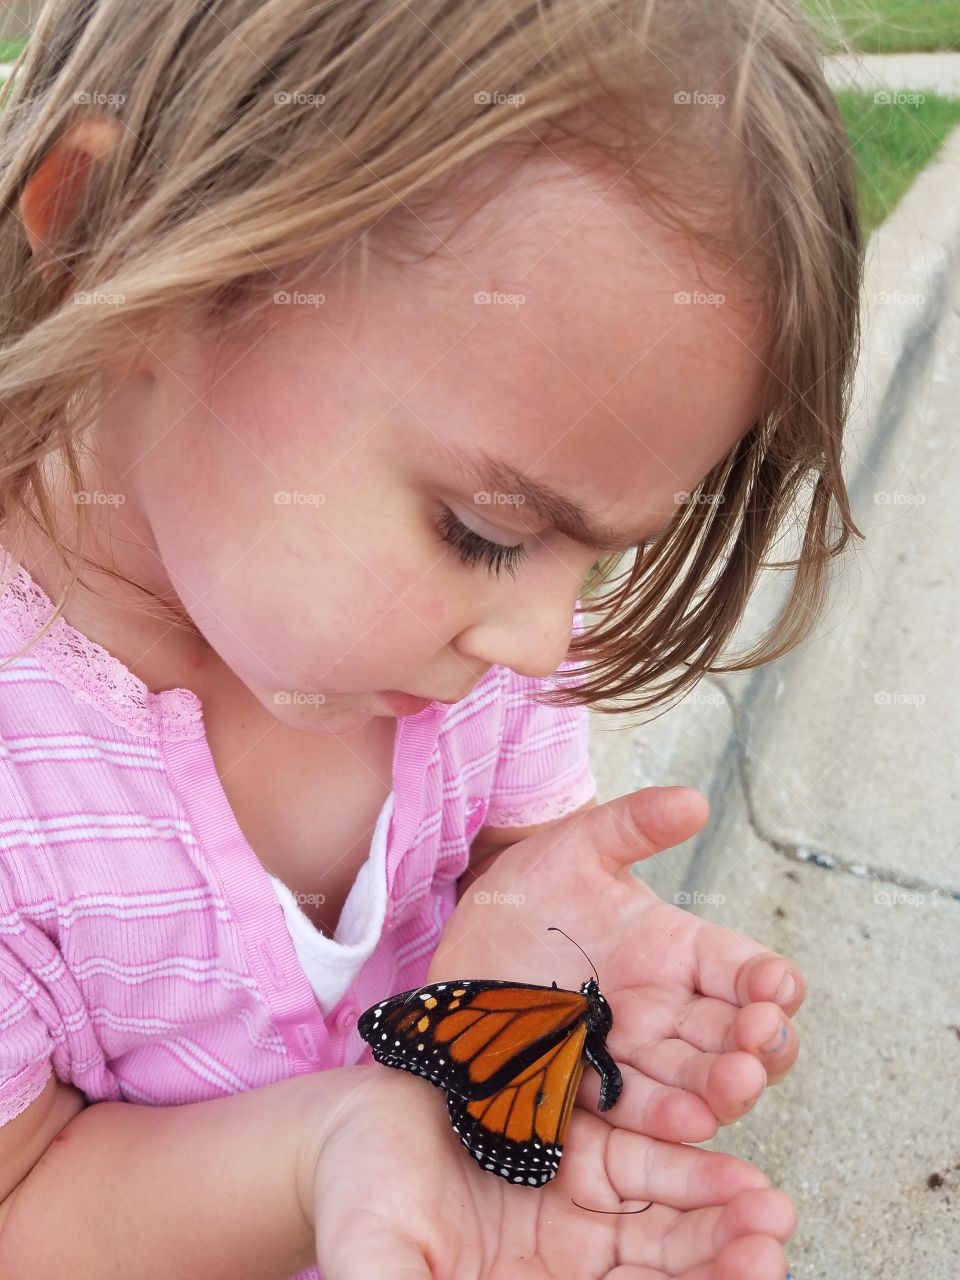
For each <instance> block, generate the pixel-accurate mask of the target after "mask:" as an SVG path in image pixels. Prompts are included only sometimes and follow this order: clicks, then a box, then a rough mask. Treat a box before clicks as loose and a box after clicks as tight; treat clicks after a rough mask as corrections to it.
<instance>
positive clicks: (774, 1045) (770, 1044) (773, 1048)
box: [760, 1022, 787, 1053]
mask: <svg viewBox="0 0 960 1280" xmlns="http://www.w3.org/2000/svg"><path fill="white" fill-rule="evenodd" d="M786 1043H787V1024H786V1023H785V1022H781V1023H780V1026H779V1028H778V1030H777V1034H776V1035H775V1036H774V1037H773V1039H772V1040H768V1041H767V1043H766V1044H762V1045H761V1046H760V1052H761V1053H779V1052H780V1050H781V1049H782V1048H783V1046H784V1045H785V1044H786Z"/></svg>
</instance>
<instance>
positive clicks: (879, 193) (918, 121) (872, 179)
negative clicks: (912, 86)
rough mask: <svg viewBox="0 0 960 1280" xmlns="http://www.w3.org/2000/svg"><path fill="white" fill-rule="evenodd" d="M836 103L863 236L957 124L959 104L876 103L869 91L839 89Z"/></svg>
mask: <svg viewBox="0 0 960 1280" xmlns="http://www.w3.org/2000/svg"><path fill="white" fill-rule="evenodd" d="M918 96H919V95H918ZM837 101H838V103H839V105H840V113H841V115H842V116H843V119H844V123H845V124H846V126H847V131H848V133H849V134H850V141H851V143H852V145H853V151H854V156H855V159H856V166H857V186H858V190H859V196H860V217H861V221H862V222H863V226H864V230H865V232H866V233H867V234H869V233H870V232H871V231H872V230H873V229H874V227H876V226H879V224H880V223H881V222H883V220H884V219H885V218H886V216H887V214H888V213H890V211H891V209H893V207H894V205H896V204H897V202H898V201H899V200H900V197H901V196H902V195H903V194H904V192H905V191H906V190H907V188H908V187H909V186H910V185H911V184H912V182H913V181H914V179H915V178H916V176H917V174H918V173H919V172H920V170H921V169H923V168H924V167H925V166H926V165H927V164H929V162H930V161H931V160H932V158H933V157H934V155H935V154H936V153H937V151H939V149H940V147H941V146H942V145H943V142H944V141H945V139H946V137H947V135H948V134H949V133H950V131H951V130H952V129H953V128H954V126H955V125H957V124H960V99H958V98H940V97H938V96H937V95H936V94H931V93H927V94H926V95H925V99H924V101H922V102H919V103H917V104H916V105H912V104H911V103H910V102H909V101H894V102H892V103H886V102H876V101H875V95H874V93H873V92H872V91H871V92H866V93H865V92H862V91H861V90H859V89H843V90H841V91H840V92H839V93H838V94H837Z"/></svg>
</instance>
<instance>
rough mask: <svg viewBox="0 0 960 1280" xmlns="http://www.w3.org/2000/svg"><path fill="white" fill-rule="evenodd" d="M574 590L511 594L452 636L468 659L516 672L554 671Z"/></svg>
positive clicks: (565, 643) (568, 629) (562, 652)
mask: <svg viewBox="0 0 960 1280" xmlns="http://www.w3.org/2000/svg"><path fill="white" fill-rule="evenodd" d="M576 602H577V592H576V590H573V591H571V590H570V588H569V587H568V588H567V589H565V590H558V591H555V592H553V593H551V594H550V595H549V596H544V595H541V594H537V593H532V592H528V593H524V592H519V591H518V592H516V593H512V592H511V593H510V595H509V598H508V599H504V600H502V601H499V602H498V603H497V604H496V605H495V606H491V607H490V609H489V610H488V611H487V612H486V613H485V614H484V616H483V617H482V618H481V619H480V620H479V621H477V622H475V623H474V624H473V625H472V626H470V627H468V628H467V629H466V630H465V631H462V632H461V633H460V635H459V636H458V638H457V642H456V648H457V651H458V652H459V653H461V654H463V655H464V656H465V657H469V658H470V660H471V662H472V663H474V664H476V663H478V662H483V663H485V664H487V665H494V664H496V665H498V666H502V667H509V668H510V670H511V671H515V672H517V674H518V675H522V676H530V677H543V676H549V675H553V673H554V672H555V671H556V669H557V667H558V666H559V665H560V663H561V662H563V660H564V658H566V656H567V651H568V649H569V647H570V637H571V634H572V630H573V612H574V609H575V607H576Z"/></svg>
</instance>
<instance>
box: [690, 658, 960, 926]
mask: <svg viewBox="0 0 960 1280" xmlns="http://www.w3.org/2000/svg"><path fill="white" fill-rule="evenodd" d="M704 681H705V682H706V683H708V684H711V685H713V686H714V688H715V689H716V690H717V691H718V693H719V694H720V695H721V697H722V698H723V699H724V701H725V702H726V704H727V708H728V709H729V711H730V718H731V720H732V722H733V733H732V734H731V737H732V738H733V740H734V746H733V750H734V758H735V765H736V776H737V781H738V782H739V784H740V794H741V795H742V797H743V806H744V812H745V813H746V816H747V822H748V823H749V825H750V830H751V831H752V832H753V834H754V835H755V836H756V837H757V839H758V840H760V841H762V842H763V844H765V845H766V846H767V847H768V848H769V849H771V850H773V852H775V853H778V854H780V856H781V857H782V858H784V859H785V860H786V861H788V862H796V863H802V864H804V865H810V864H812V865H813V866H816V867H820V868H821V869H822V870H824V871H839V872H841V873H843V874H846V875H849V876H852V877H854V878H855V879H857V880H872V881H875V882H878V883H881V884H888V885H894V886H896V887H897V888H898V889H905V890H908V891H909V892H917V893H924V894H928V895H930V896H932V897H945V898H950V899H952V900H953V901H955V902H960V889H954V888H951V886H950V885H942V884H936V883H935V882H934V881H931V880H925V879H924V878H923V877H922V876H898V875H894V874H893V873H892V872H890V871H889V870H887V869H886V868H882V867H876V866H871V865H870V863H867V862H854V861H853V860H852V859H849V858H843V857H840V855H839V854H835V853H830V852H828V851H826V850H820V849H813V848H811V847H810V845H809V844H808V843H805V842H802V841H791V840H784V839H782V838H781V837H780V836H777V835H775V834H774V833H773V832H771V831H769V830H767V829H766V828H765V825H764V823H763V822H762V821H761V819H760V816H759V814H758V812H757V807H756V805H755V803H754V799H753V791H752V788H751V781H750V769H749V763H748V760H747V751H748V747H747V734H746V724H745V718H744V714H743V708H742V707H741V706H740V703H739V702H738V701H737V699H736V698H735V697H734V696H733V694H732V693H731V691H730V690H729V689H727V688H725V687H724V685H723V684H722V683H721V682H720V681H719V680H718V679H717V677H716V676H709V675H707V676H704Z"/></svg>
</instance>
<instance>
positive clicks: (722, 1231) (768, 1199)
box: [618, 1187, 797, 1276]
mask: <svg viewBox="0 0 960 1280" xmlns="http://www.w3.org/2000/svg"><path fill="white" fill-rule="evenodd" d="M645 1224H646V1225H645ZM796 1227H797V1211H796V1209H795V1207H794V1205H793V1203H792V1201H791V1200H790V1197H789V1196H788V1195H786V1194H785V1193H784V1192H783V1191H779V1190H777V1189H776V1188H772V1187H771V1188H762V1189H759V1188H758V1189H755V1190H747V1191H743V1192H741V1193H740V1194H739V1195H736V1196H734V1197H733V1199H732V1200H730V1201H729V1202H728V1203H727V1204H725V1205H722V1206H714V1207H710V1208H705V1209H694V1210H691V1211H690V1212H688V1213H678V1212H677V1211H676V1210H673V1209H667V1208H664V1207H663V1206H661V1205H656V1204H654V1206H653V1208H651V1209H650V1210H648V1211H647V1212H645V1213H643V1214H642V1215H636V1216H634V1215H632V1214H631V1215H628V1216H625V1217H624V1219H623V1225H622V1227H621V1232H622V1234H621V1237H620V1250H619V1254H618V1261H620V1262H623V1263H627V1264H631V1265H634V1266H644V1267H650V1268H654V1269H659V1272H660V1273H661V1274H664V1275H668V1276H680V1275H687V1274H688V1273H690V1272H694V1273H696V1270H697V1269H699V1268H700V1267H702V1266H705V1265H709V1264H713V1265H714V1266H716V1265H717V1264H718V1262H719V1260H720V1259H721V1258H724V1256H725V1255H726V1256H727V1257H728V1258H729V1257H737V1256H738V1255H739V1258H740V1260H741V1261H747V1264H748V1265H749V1266H751V1267H753V1268H754V1269H756V1270H758V1271H759V1274H760V1275H763V1274H764V1270H763V1268H764V1267H768V1266H770V1265H771V1262H772V1265H773V1266H774V1268H775V1267H776V1266H777V1265H779V1264H780V1262H781V1260H782V1261H783V1262H784V1264H785V1262H786V1258H785V1255H783V1251H782V1248H781V1246H782V1244H783V1243H785V1242H786V1241H787V1240H789V1239H790V1237H791V1236H792V1235H793V1233H794V1231H795V1230H796ZM743 1240H750V1241H752V1242H753V1243H752V1244H750V1245H748V1246H746V1247H743V1246H742V1245H741V1246H740V1248H739V1249H737V1250H732V1249H731V1247H732V1246H733V1245H734V1244H738V1243H739V1242H741V1241H743ZM762 1241H766V1242H767V1243H766V1244H763V1243H761V1242H762ZM770 1246H774V1247H773V1248H770ZM725 1265H729V1263H725ZM714 1274H716V1273H714ZM767 1274H771V1275H776V1271H775V1270H773V1271H768V1272H767ZM781 1274H786V1265H784V1267H783V1272H782V1273H781Z"/></svg>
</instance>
